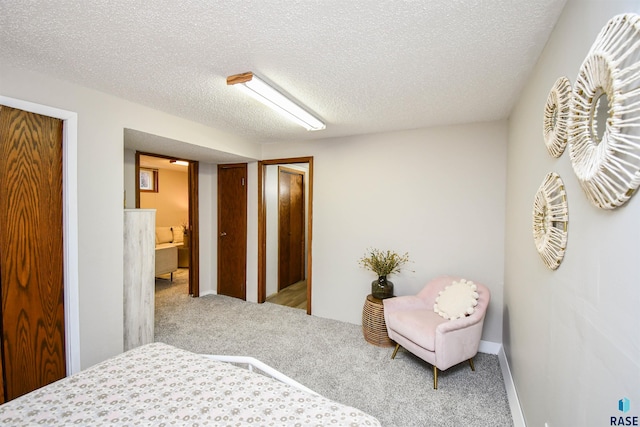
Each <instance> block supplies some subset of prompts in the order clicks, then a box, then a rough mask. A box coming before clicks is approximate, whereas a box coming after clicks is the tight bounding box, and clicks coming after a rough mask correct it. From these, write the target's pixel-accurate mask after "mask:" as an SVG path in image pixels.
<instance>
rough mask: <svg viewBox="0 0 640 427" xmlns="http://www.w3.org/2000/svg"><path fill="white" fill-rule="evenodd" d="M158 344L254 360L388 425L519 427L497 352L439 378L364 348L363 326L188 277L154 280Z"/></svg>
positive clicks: (387, 352) (401, 357)
mask: <svg viewBox="0 0 640 427" xmlns="http://www.w3.org/2000/svg"><path fill="white" fill-rule="evenodd" d="M155 339H156V341H161V342H165V343H167V344H171V345H174V346H176V347H180V348H183V349H186V350H190V351H194V352H197V353H209V354H229V355H242V356H252V357H255V358H257V359H259V360H261V361H262V362H264V363H267V364H268V365H271V366H272V367H274V368H275V369H277V370H279V371H281V372H283V373H284V374H286V375H288V376H290V377H291V378H293V379H295V380H297V381H299V382H300V383H302V384H304V385H305V386H307V387H309V388H311V389H313V390H315V391H316V392H318V393H320V394H322V395H324V396H326V397H328V398H330V399H333V400H336V401H338V402H341V403H344V404H347V405H350V406H354V407H356V408H358V409H361V410H363V411H365V412H367V413H369V414H371V415H373V416H375V417H376V418H378V420H380V422H381V423H382V425H383V426H389V427H391V426H393V427H401V426H452V427H453V426H455V427H464V426H474V427H482V426H486V427H500V426H512V425H513V421H512V418H511V413H510V410H509V403H508V401H507V395H506V391H505V387H504V381H503V378H502V373H501V371H500V365H499V362H498V358H497V356H494V355H488V354H483V353H479V354H478V355H477V357H476V359H475V367H476V371H475V372H472V371H471V369H470V368H469V364H468V363H462V364H460V365H458V366H455V367H452V368H449V369H448V370H447V371H444V372H441V373H440V375H439V376H438V390H434V389H433V374H432V368H431V366H430V365H428V364H427V363H425V362H423V361H422V360H420V359H418V358H416V357H415V356H413V355H412V354H410V353H408V352H406V351H403V350H401V351H400V352H399V353H398V355H397V356H396V358H395V360H391V353H392V350H393V349H392V348H380V347H376V346H373V345H371V344H369V343H367V342H366V341H365V340H364V338H363V336H362V330H361V327H360V326H358V325H353V324H349V323H344V322H339V321H335V320H329V319H323V318H319V317H315V316H308V315H306V313H305V311H304V310H298V309H294V308H289V307H284V306H279V305H275V304H271V303H264V304H254V303H247V302H244V301H241V300H238V299H235V298H229V297H224V296H217V295H209V296H204V297H200V298H191V297H189V296H188V295H187V281H186V273H185V271H179V272H178V273H177V274H175V275H174V282H173V283H170V282H169V281H168V280H156V319H155Z"/></svg>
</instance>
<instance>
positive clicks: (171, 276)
mask: <svg viewBox="0 0 640 427" xmlns="http://www.w3.org/2000/svg"><path fill="white" fill-rule="evenodd" d="M171 283H173V271H172V272H171Z"/></svg>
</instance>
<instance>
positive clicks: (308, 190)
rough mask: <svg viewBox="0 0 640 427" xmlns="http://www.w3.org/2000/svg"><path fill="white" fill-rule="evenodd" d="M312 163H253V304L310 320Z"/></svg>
mask: <svg viewBox="0 0 640 427" xmlns="http://www.w3.org/2000/svg"><path fill="white" fill-rule="evenodd" d="M312 206H313V157H297V158H289V159H274V160H263V161H261V162H258V302H259V303H262V302H265V301H269V302H273V303H276V304H282V305H287V306H290V307H296V308H302V309H306V311H307V314H311V278H312V275H311V272H312V256H311V241H312V229H313V227H312V209H311V207H312Z"/></svg>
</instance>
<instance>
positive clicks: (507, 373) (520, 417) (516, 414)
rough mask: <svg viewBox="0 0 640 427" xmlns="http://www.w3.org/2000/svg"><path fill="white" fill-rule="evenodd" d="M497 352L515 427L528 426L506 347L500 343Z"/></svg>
mask: <svg viewBox="0 0 640 427" xmlns="http://www.w3.org/2000/svg"><path fill="white" fill-rule="evenodd" d="M492 344H493V343H492ZM497 354H498V360H499V361H500V369H502V378H503V379H504V386H505V388H506V390H507V399H508V400H509V408H510V409H511V417H512V418H513V425H514V427H526V426H527V424H526V423H525V421H524V414H523V413H522V408H521V407H520V400H519V399H518V393H517V392H516V385H515V384H514V382H513V377H512V376H511V370H510V369H509V362H508V361H507V355H506V354H505V352H504V347H503V346H502V345H500V350H499V351H498V353H497Z"/></svg>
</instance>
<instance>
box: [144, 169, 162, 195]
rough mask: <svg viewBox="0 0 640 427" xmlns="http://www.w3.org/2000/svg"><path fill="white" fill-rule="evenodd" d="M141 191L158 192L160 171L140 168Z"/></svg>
mask: <svg viewBox="0 0 640 427" xmlns="http://www.w3.org/2000/svg"><path fill="white" fill-rule="evenodd" d="M140 191H148V192H151V193H157V192H158V170H157V169H144V168H140Z"/></svg>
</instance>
